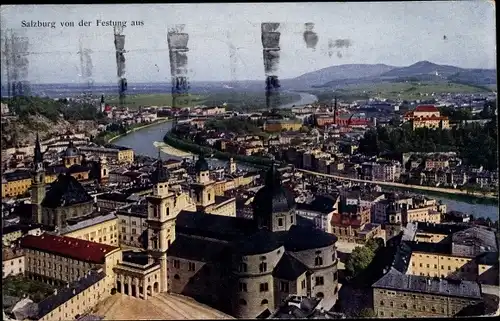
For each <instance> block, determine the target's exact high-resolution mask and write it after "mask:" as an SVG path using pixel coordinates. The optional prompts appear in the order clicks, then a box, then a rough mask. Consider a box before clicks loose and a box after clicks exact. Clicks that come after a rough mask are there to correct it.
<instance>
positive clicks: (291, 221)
mask: <svg viewBox="0 0 500 321" xmlns="http://www.w3.org/2000/svg"><path fill="white" fill-rule="evenodd" d="M290 223H292V224H293V215H291V216H290Z"/></svg>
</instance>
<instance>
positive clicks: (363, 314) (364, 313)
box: [357, 308, 377, 318]
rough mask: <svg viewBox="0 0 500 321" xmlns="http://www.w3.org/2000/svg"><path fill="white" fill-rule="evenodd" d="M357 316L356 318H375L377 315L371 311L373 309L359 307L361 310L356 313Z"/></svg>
mask: <svg viewBox="0 0 500 321" xmlns="http://www.w3.org/2000/svg"><path fill="white" fill-rule="evenodd" d="M357 317H358V318H375V317H377V314H376V313H375V311H373V309H370V308H364V309H361V311H359V312H358V313H357Z"/></svg>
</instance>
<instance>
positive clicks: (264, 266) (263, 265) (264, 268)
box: [259, 262, 267, 273]
mask: <svg viewBox="0 0 500 321" xmlns="http://www.w3.org/2000/svg"><path fill="white" fill-rule="evenodd" d="M266 271H267V263H266V262H261V263H260V264H259V272H260V273H263V272H266Z"/></svg>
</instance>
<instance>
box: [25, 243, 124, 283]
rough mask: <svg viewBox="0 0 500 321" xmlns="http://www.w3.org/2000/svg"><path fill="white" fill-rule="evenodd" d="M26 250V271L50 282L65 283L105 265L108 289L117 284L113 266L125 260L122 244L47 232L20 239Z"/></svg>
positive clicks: (34, 276)
mask: <svg viewBox="0 0 500 321" xmlns="http://www.w3.org/2000/svg"><path fill="white" fill-rule="evenodd" d="M20 246H21V248H22V249H23V250H24V251H25V253H26V259H25V260H26V275H27V276H28V277H31V278H35V279H39V280H42V281H44V282H47V283H49V284H65V283H67V282H73V281H76V280H78V279H80V278H82V277H84V276H85V274H86V273H88V272H89V271H90V270H91V269H96V268H97V269H98V268H103V270H104V273H105V274H106V282H107V284H108V289H111V288H112V287H113V285H114V274H113V268H114V267H115V266H116V265H117V264H118V263H120V262H121V261H122V251H121V249H120V248H119V247H116V246H110V245H105V244H99V243H96V242H90V241H85V240H80V239H76V238H73V237H67V236H57V235H51V234H47V233H44V234H42V235H40V236H34V235H27V236H25V237H23V238H22V239H21V242H20Z"/></svg>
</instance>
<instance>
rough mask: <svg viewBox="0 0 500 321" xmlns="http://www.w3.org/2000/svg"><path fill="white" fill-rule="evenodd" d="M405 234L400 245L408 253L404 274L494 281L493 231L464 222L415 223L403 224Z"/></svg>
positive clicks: (496, 278) (495, 274)
mask: <svg viewBox="0 0 500 321" xmlns="http://www.w3.org/2000/svg"><path fill="white" fill-rule="evenodd" d="M412 230H414V231H415V232H414V233H413V234H412V232H411V231H412ZM409 231H410V232H409ZM406 235H407V236H406V240H408V241H407V242H404V245H403V246H405V247H407V248H408V250H409V251H407V252H409V253H411V256H410V257H409V260H408V262H409V263H408V268H407V272H406V273H407V274H412V275H419V276H426V277H438V278H459V279H463V280H471V281H480V282H481V283H495V282H497V280H498V247H497V244H496V240H495V233H494V232H493V231H490V230H488V229H485V228H481V227H472V228H470V227H468V226H467V225H456V224H434V223H417V224H416V227H415V224H409V225H407V229H406ZM412 235H413V236H412Z"/></svg>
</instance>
